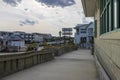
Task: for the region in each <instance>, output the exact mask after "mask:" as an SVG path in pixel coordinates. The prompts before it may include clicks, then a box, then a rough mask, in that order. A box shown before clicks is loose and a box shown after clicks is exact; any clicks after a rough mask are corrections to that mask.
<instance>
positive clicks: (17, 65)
mask: <svg viewBox="0 0 120 80" xmlns="http://www.w3.org/2000/svg"><path fill="white" fill-rule="evenodd" d="M76 49H77V47H76V46H65V45H64V46H60V47H50V48H45V49H43V50H41V51H34V52H33V51H32V52H26V53H19V54H7V55H0V78H1V77H4V76H6V75H9V74H12V73H15V72H17V71H21V70H23V69H26V68H29V67H32V66H34V65H37V64H41V63H44V62H47V61H50V60H52V59H54V56H60V55H62V54H64V53H67V52H70V51H73V50H76Z"/></svg>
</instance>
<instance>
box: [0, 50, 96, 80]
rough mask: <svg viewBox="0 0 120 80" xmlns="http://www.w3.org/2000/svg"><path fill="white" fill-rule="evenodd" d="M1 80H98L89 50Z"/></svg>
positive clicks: (58, 58)
mask: <svg viewBox="0 0 120 80" xmlns="http://www.w3.org/2000/svg"><path fill="white" fill-rule="evenodd" d="M0 80H98V79H97V70H96V67H95V62H94V58H93V56H92V55H91V54H90V51H89V50H77V51H73V52H70V53H67V54H64V55H62V56H60V57H56V58H55V59H54V60H53V61H50V62H46V63H43V64H40V65H37V66H34V67H31V68H29V69H26V70H23V71H20V72H17V73H14V74H12V75H9V76H6V77H4V78H2V79H0Z"/></svg>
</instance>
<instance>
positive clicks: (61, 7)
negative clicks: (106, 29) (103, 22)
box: [0, 0, 93, 35]
mask: <svg viewBox="0 0 120 80" xmlns="http://www.w3.org/2000/svg"><path fill="white" fill-rule="evenodd" d="M0 8H1V9H0V31H25V32H39V33H51V34H52V35H58V32H59V31H60V30H61V28H63V27H75V25H76V24H82V23H89V22H91V21H93V19H92V18H85V16H84V12H83V9H82V4H81V0H0Z"/></svg>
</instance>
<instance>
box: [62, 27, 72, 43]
mask: <svg viewBox="0 0 120 80" xmlns="http://www.w3.org/2000/svg"><path fill="white" fill-rule="evenodd" d="M62 35H63V36H64V43H65V41H66V37H67V36H68V37H69V42H70V36H71V35H72V28H62Z"/></svg>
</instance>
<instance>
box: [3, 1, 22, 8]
mask: <svg viewBox="0 0 120 80" xmlns="http://www.w3.org/2000/svg"><path fill="white" fill-rule="evenodd" d="M21 1H22V0H3V2H5V3H7V4H9V5H11V6H13V7H16V6H17V5H18V4H20V3H21Z"/></svg>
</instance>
